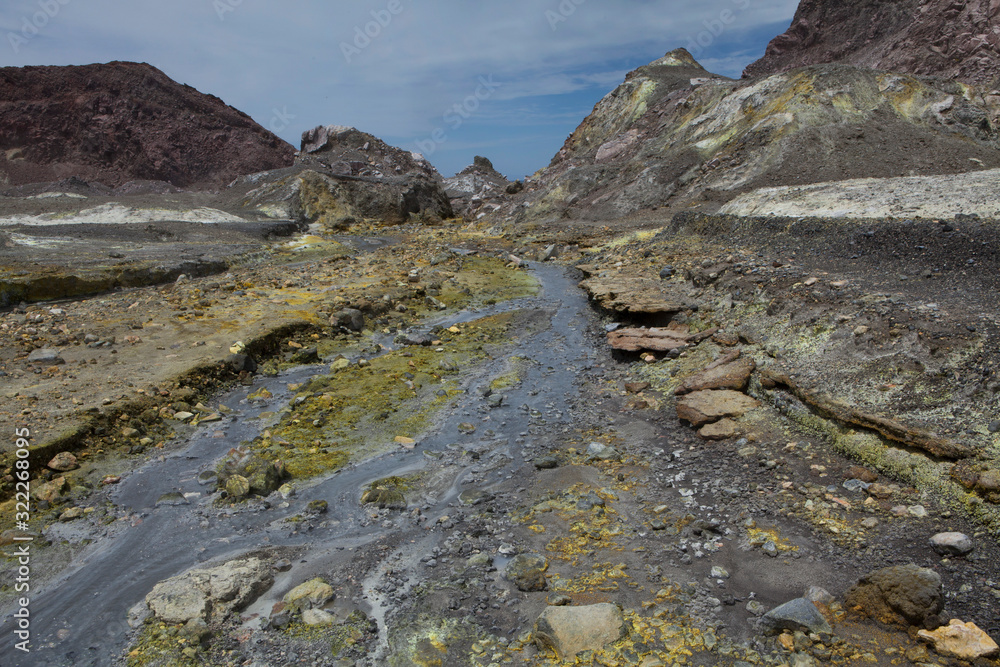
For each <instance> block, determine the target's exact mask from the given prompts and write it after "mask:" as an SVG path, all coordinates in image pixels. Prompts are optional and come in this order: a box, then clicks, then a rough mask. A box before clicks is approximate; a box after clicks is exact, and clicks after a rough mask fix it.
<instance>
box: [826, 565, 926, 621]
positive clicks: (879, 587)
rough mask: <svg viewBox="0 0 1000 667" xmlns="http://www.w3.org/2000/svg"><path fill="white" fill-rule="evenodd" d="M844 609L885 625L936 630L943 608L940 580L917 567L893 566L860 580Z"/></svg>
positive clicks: (850, 592)
mask: <svg viewBox="0 0 1000 667" xmlns="http://www.w3.org/2000/svg"><path fill="white" fill-rule="evenodd" d="M845 606H846V607H847V609H849V610H851V611H853V612H855V613H858V614H861V615H864V616H868V617H870V618H874V619H875V620H878V621H880V622H882V623H885V624H887V625H897V626H904V627H905V626H907V625H914V626H924V627H927V628H929V629H933V628H936V627H937V626H938V625H940V623H941V621H940V619H939V618H938V614H939V613H940V612H941V610H942V609H944V595H943V593H942V587H941V577H940V575H938V573H937V572H935V571H934V570H929V569H927V568H922V567H919V566H917V565H913V564H909V565H896V566H893V567H887V568H883V569H881V570H876V571H875V572H872V573H870V574H868V575H865V576H864V577H862V578H861V580H860V581H858V583H856V584H855V585H854V586H853V587H852V588H851V590H849V591H848V592H847V596H846V599H845Z"/></svg>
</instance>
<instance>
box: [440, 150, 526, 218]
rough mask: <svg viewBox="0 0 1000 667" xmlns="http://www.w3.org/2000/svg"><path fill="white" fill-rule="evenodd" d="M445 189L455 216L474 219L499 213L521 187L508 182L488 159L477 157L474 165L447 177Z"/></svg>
mask: <svg viewBox="0 0 1000 667" xmlns="http://www.w3.org/2000/svg"><path fill="white" fill-rule="evenodd" d="M444 187H445V191H446V192H447V193H448V197H449V199H451V206H452V208H453V209H455V211H456V213H458V214H459V215H461V216H462V217H464V218H466V219H468V220H475V219H478V218H481V217H483V216H485V215H486V214H487V213H492V212H493V211H495V210H498V209H499V208H500V204H501V203H503V202H504V201H505V200H506V198H507V196H508V195H509V194H514V193H515V192H516V191H517V189H518V187H519V185H518V184H515V183H511V182H510V181H509V180H507V177H506V176H504V175H503V174H501V173H500V172H498V171H497V170H496V169H494V168H493V163H492V162H490V161H489V160H488V159H487V158H484V157H481V156H479V155H477V156H476V158H475V160H473V163H472V164H471V165H469V166H468V167H466V168H465V169H463V170H462V171H460V172H458V173H457V174H455V175H454V176H452V177H451V178H446V179H445V180H444Z"/></svg>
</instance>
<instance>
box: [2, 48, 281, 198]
mask: <svg viewBox="0 0 1000 667" xmlns="http://www.w3.org/2000/svg"><path fill="white" fill-rule="evenodd" d="M294 155H295V149H294V148H293V147H292V146H291V145H290V144H288V143H286V142H285V141H283V140H281V139H279V138H278V137H277V136H275V135H274V134H273V133H271V132H269V131H267V130H266V129H264V128H263V127H261V126H260V125H258V124H257V123H256V122H254V121H253V119H251V118H250V117H249V116H248V115H246V114H245V113H243V112H241V111H238V110H236V109H234V108H232V107H230V106H228V105H226V104H225V103H224V102H223V101H222V100H220V99H219V98H217V97H214V96H212V95H205V94H203V93H200V92H198V91H197V90H195V89H194V88H192V87H190V86H186V85H181V84H179V83H177V82H176V81H173V80H172V79H170V78H169V77H168V76H167V75H165V74H164V73H163V72H161V71H159V70H158V69H156V68H155V67H152V66H150V65H147V64H145V63H130V62H112V63H108V64H98V65H85V66H74V67H4V68H0V183H2V184H5V185H12V186H16V185H23V184H27V183H38V182H45V181H55V180H60V179H66V178H70V177H77V178H81V179H83V180H87V181H97V182H100V183H103V184H105V185H108V186H112V187H116V186H119V185H121V184H123V183H125V182H128V181H133V180H152V181H166V182H168V183H171V184H173V185H175V186H179V187H196V188H197V187H220V186H225V185H227V184H228V183H230V182H231V181H232V180H233V179H234V178H236V177H237V176H240V175H243V174H249V173H254V172H259V171H265V170H269V169H276V168H280V167H287V166H290V165H291V164H292V162H293V157H294Z"/></svg>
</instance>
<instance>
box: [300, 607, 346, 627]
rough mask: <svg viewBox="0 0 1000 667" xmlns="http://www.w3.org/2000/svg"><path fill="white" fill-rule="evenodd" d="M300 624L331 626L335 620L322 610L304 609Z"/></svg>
mask: <svg viewBox="0 0 1000 667" xmlns="http://www.w3.org/2000/svg"><path fill="white" fill-rule="evenodd" d="M302 622H303V623H305V624H306V625H333V624H334V623H336V622H337V619H336V617H334V615H333V614H331V613H330V612H328V611H323V610H322V609H306V610H305V611H303V612H302Z"/></svg>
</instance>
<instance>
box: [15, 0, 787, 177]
mask: <svg viewBox="0 0 1000 667" xmlns="http://www.w3.org/2000/svg"><path fill="white" fill-rule="evenodd" d="M797 4H798V0H699V1H698V2H690V1H689V0H661V1H655V0H628V1H625V2H611V1H610V0H506V1H505V2H469V1H462V0H438V1H436V2H431V1H430V0H295V1H294V2H282V3H278V2H274V1H273V0H272V1H270V2H268V1H267V0H169V2H164V1H163V0H4V2H3V8H2V9H0V34H2V36H3V43H2V44H0V66H23V65H84V64H90V63H99V62H110V61H113V60H126V61H137V62H146V63H149V64H151V65H153V66H155V67H157V68H159V69H160V70H162V71H163V72H164V73H166V74H167V75H168V76H170V77H171V78H172V79H174V80H176V81H178V82H180V83H185V84H188V85H190V86H193V87H194V88H197V89H198V90H200V91H201V92H203V93H210V94H212V95H215V96H217V97H220V98H221V99H222V100H223V101H225V102H226V103H227V104H230V105H231V106H234V107H236V108H237V109H240V110H241V111H244V112H246V113H247V114H249V115H250V116H252V117H253V118H254V119H255V120H256V121H257V122H258V123H260V124H261V125H263V126H264V127H266V128H268V129H270V130H272V131H273V132H275V133H276V134H277V135H279V136H280V137H282V138H283V139H285V140H286V141H288V142H289V143H291V144H292V145H294V146H295V147H296V148H298V147H299V144H300V139H301V135H302V132H303V131H305V130H307V129H310V128H312V127H315V126H317V125H348V126H353V127H356V128H358V129H360V130H363V131H365V132H369V133H371V134H374V135H376V136H378V137H379V138H381V139H383V140H385V141H386V142H388V143H390V144H393V145H395V146H399V147H401V148H405V149H407V150H411V151H416V152H420V153H423V154H424V156H425V157H427V158H428V159H429V160H430V161H431V162H432V163H433V164H434V165H435V166H436V167H437V168H438V170H439V171H440V172H441V173H442V174H443V175H444V176H451V175H453V174H454V173H455V172H457V171H459V170H461V169H462V168H464V167H465V166H466V165H468V164H470V163H471V162H472V160H473V157H474V156H476V155H483V156H485V157H488V158H489V159H490V160H491V161H492V162H493V164H494V166H495V167H496V168H497V169H498V170H499V171H500V172H502V173H504V174H506V175H507V176H508V177H509V178H511V179H515V178H523V177H524V176H526V175H530V174H532V173H534V172H535V171H537V170H538V169H541V168H543V167H545V166H546V165H548V163H549V161H550V160H551V159H552V156H553V155H555V153H556V152H557V151H558V150H559V148H560V147H561V146H562V144H563V142H564V141H565V139H566V137H567V136H568V135H569V134H570V133H572V132H573V130H574V129H575V128H576V127H577V125H579V124H580V122H581V121H582V120H583V119H584V118H585V117H586V116H587V115H588V114H589V113H590V112H591V110H592V109H593V107H594V105H595V104H596V103H597V102H598V101H599V100H600V99H601V98H602V97H604V96H605V95H606V94H608V93H609V92H611V91H612V90H614V88H615V87H616V86H618V85H619V84H620V83H621V82H622V81H623V80H624V78H625V75H626V74H627V73H628V72H629V71H631V70H633V69H635V68H637V67H640V66H642V65H645V64H648V63H650V62H652V61H654V60H656V59H658V58H660V57H662V56H663V55H664V54H665V53H667V52H668V51H671V50H673V49H675V48H679V47H684V48H687V49H688V50H689V51H691V53H692V55H694V56H695V57H696V58H697V60H698V61H699V62H700V63H701V64H702V65H703V66H704V67H705V68H706V69H708V70H709V71H711V72H714V73H716V74H722V75H726V76H731V77H739V75H740V72H741V71H742V70H743V67H745V66H746V65H747V64H749V63H750V62H752V61H754V60H756V59H757V58H759V57H760V56H761V55H763V53H764V48H765V47H766V45H767V42H768V41H769V40H770V39H771V38H772V37H774V36H775V35H777V34H779V33H781V32H784V30H785V29H786V28H787V27H788V25H789V24H790V22H791V19H792V15H793V14H794V12H795V8H796V6H797Z"/></svg>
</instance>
